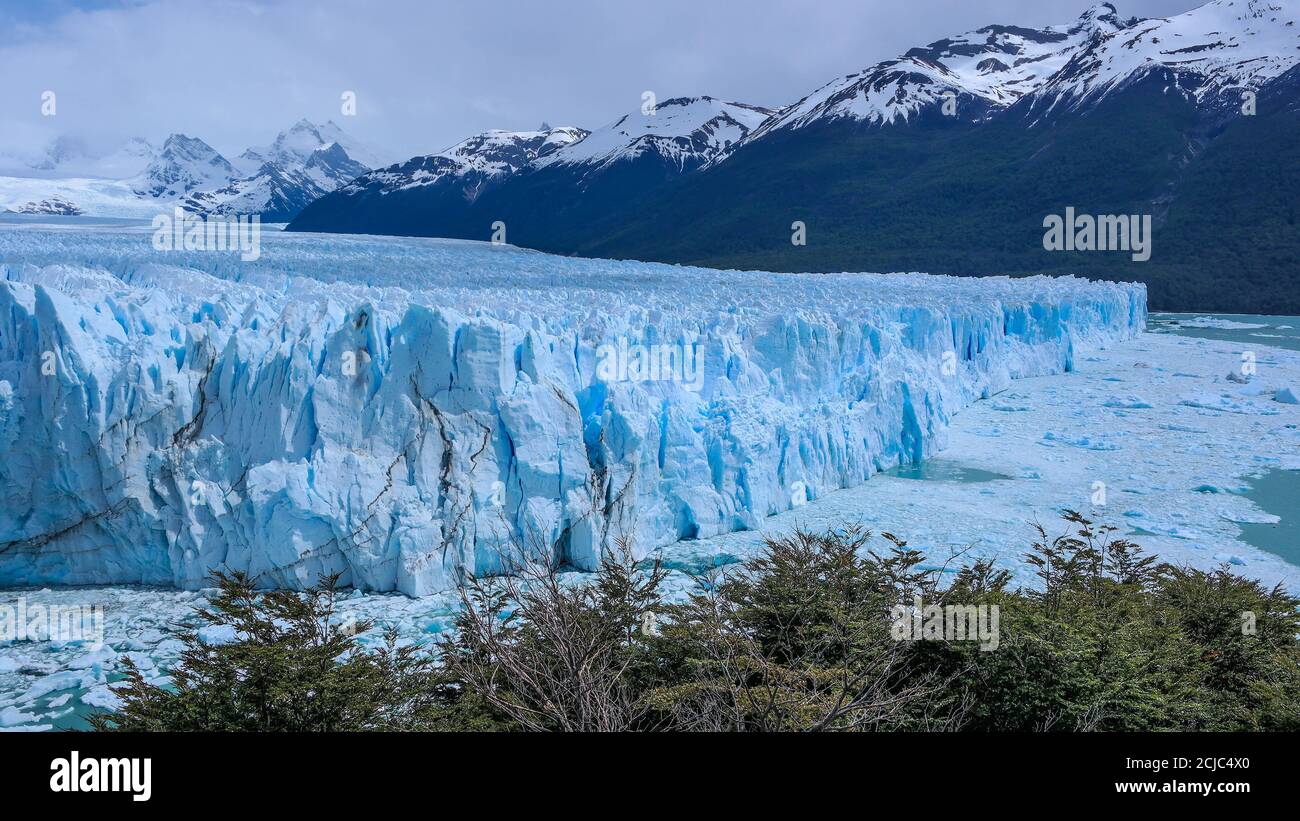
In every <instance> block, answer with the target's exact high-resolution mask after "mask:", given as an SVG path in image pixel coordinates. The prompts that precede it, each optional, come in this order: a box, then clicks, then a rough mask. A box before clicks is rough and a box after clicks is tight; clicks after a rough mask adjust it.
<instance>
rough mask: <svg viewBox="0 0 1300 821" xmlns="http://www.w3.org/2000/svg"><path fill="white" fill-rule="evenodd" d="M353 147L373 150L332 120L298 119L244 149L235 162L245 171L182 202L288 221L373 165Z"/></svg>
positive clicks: (365, 152) (207, 210)
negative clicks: (271, 138)
mask: <svg viewBox="0 0 1300 821" xmlns="http://www.w3.org/2000/svg"><path fill="white" fill-rule="evenodd" d="M348 146H350V147H351V148H350V149H349V148H348ZM353 151H355V152H357V154H360V155H361V156H364V157H367V158H373V157H374V156H375V154H374V152H372V151H371V150H369V149H368V148H366V147H365V146H363V145H361V144H359V143H357V142H355V141H354V140H352V139H351V138H350V137H348V135H346V134H344V133H343V131H342V129H340V128H339V127H338V126H337V125H335V124H334V123H333V122H329V123H326V124H325V125H323V126H317V125H315V124H313V123H311V122H309V121H307V120H300V121H298V122H297V123H295V124H294V126H293V127H292V128H290V129H288V130H287V131H282V132H281V133H280V134H279V135H277V136H276V138H275V141H274V142H272V143H271V144H270V145H269V146H265V147H260V148H250V149H248V150H247V151H245V152H244V153H243V154H241V155H240V156H239V158H238V159H237V160H236V161H235V163H234V164H233V165H234V166H235V167H236V169H237V170H238V171H243V172H245V173H244V175H243V176H240V177H239V178H238V179H235V180H232V181H230V182H229V183H228V184H226V185H222V186H220V187H218V188H211V189H205V190H199V191H195V192H193V193H191V194H189V195H188V196H186V197H185V198H183V199H182V200H181V203H180V204H181V207H183V208H185V209H186V210H189V211H192V212H194V213H199V214H260V215H261V216H262V218H263V219H266V220H270V221H273V222H281V221H288V220H291V219H293V218H294V217H296V216H297V215H298V213H299V212H300V211H302V209H303V208H304V207H306V206H307V204H308V203H310V202H312V201H313V200H315V199H316V198H318V197H320V196H322V195H324V194H328V193H329V192H331V191H333V190H335V189H336V188H338V187H339V186H341V185H344V184H345V183H347V182H349V181H351V180H353V179H356V178H357V177H359V176H361V175H363V174H365V173H366V172H367V171H369V170H370V168H371V166H369V165H367V164H365V163H363V162H361V161H359V160H358V159H357V158H356V157H355V156H353V154H352V152H353ZM371 161H372V162H373V161H374V160H373V159H371Z"/></svg>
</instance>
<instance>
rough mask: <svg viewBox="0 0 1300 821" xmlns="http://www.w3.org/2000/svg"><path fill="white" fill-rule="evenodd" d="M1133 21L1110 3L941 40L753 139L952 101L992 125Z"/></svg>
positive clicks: (850, 79)
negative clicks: (1062, 19)
mask: <svg viewBox="0 0 1300 821" xmlns="http://www.w3.org/2000/svg"><path fill="white" fill-rule="evenodd" d="M1133 22H1134V21H1133V20H1124V19H1121V18H1120V16H1119V13H1118V12H1117V11H1116V10H1115V7H1114V6H1112V5H1111V4H1109V3H1102V4H1099V5H1096V6H1093V7H1091V8H1089V9H1088V10H1087V11H1085V12H1084V13H1083V15H1082V16H1081V17H1079V19H1078V20H1076V21H1075V22H1074V23H1071V24H1069V25H1064V26H1049V27H1047V28H1045V29H1032V28H1023V27H1020V26H1007V25H992V26H985V27H984V28H981V29H977V30H975V31H971V32H967V33H965V34H959V35H956V36H955V37H948V38H945V39H943V40H937V41H935V42H933V43H931V44H930V45H928V46H924V47H922V48H914V49H912V50H911V51H909V52H907V53H906V54H904V55H903V56H902V57H899V58H897V59H893V60H886V61H884V62H881V63H877V64H876V65H874V66H872V67H871V68H868V69H864V70H863V71H860V72H858V73H856V74H850V75H848V76H847V77H843V78H841V79H838V80H834V81H832V82H830V83H827V84H826V85H824V86H822V87H821V88H819V89H817V90H816V91H814V92H813V93H812V94H809V95H808V96H807V97H804V98H803V99H802V100H800V101H799V102H797V103H795V104H794V105H792V106H790V107H789V108H788V109H786V110H784V111H782V112H781V113H780V114H779V115H777V116H775V117H773V118H772V119H771V120H770V121H769V122H767V123H765V124H764V125H763V126H762V127H761V128H759V129H757V130H756V131H755V133H754V135H753V136H752V137H751V138H750V139H759V138H761V137H763V136H764V135H766V134H768V133H771V132H773V131H778V130H781V129H786V128H803V127H805V126H809V125H812V124H814V123H819V122H827V121H833V120H851V121H859V122H862V123H865V124H867V125H888V124H891V123H895V122H899V121H901V122H906V121H908V120H910V119H912V118H913V117H915V116H916V115H918V114H920V113H922V112H923V111H937V110H938V109H939V107H940V105H941V104H942V103H943V102H944V101H945V100H946V99H947V98H949V96H950V95H951V96H952V97H953V98H955V100H954V102H955V104H956V106H955V115H956V116H958V117H960V118H962V119H966V120H980V119H984V118H986V117H988V116H990V115H991V114H992V113H994V112H996V111H1000V110H1002V109H1005V108H1006V107H1008V106H1010V105H1011V104H1012V103H1014V102H1016V101H1017V100H1019V99H1020V98H1021V97H1022V96H1024V95H1025V94H1028V93H1030V92H1032V91H1034V90H1036V89H1037V88H1038V87H1039V86H1041V85H1042V84H1043V83H1044V82H1046V81H1047V80H1048V78H1050V77H1052V76H1053V75H1054V74H1055V73H1056V72H1058V71H1060V70H1061V69H1062V68H1064V67H1065V66H1066V65H1067V64H1068V63H1069V62H1070V60H1071V59H1072V58H1073V57H1074V55H1075V54H1076V53H1078V52H1079V51H1080V50H1082V49H1085V48H1087V47H1088V46H1089V45H1090V44H1093V43H1095V42H1097V41H1099V40H1102V39H1104V38H1106V37H1107V36H1109V35H1111V34H1114V33H1115V32H1117V31H1121V30H1123V29H1124V28H1125V27H1127V26H1129V25H1131V24H1132V23H1133Z"/></svg>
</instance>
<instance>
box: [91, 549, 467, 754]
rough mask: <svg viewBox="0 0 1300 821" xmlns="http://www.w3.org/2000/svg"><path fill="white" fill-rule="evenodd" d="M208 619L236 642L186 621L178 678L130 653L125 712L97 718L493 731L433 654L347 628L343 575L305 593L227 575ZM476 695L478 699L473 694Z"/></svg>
mask: <svg viewBox="0 0 1300 821" xmlns="http://www.w3.org/2000/svg"><path fill="white" fill-rule="evenodd" d="M216 581H217V583H218V585H219V587H220V591H219V594H218V595H217V596H216V597H215V598H214V599H213V601H212V607H211V609H199V610H197V616H198V618H199V621H200V622H201V623H202V624H203V625H206V626H215V627H227V628H230V629H232V630H233V631H234V640H232V641H228V642H223V643H210V642H208V641H205V640H203V639H202V638H200V634H199V630H198V629H195V628H191V627H177V628H174V629H173V631H172V632H173V634H174V635H175V636H176V637H177V638H178V639H179V640H180V641H181V642H182V643H183V644H184V645H185V648H184V650H183V651H182V653H181V655H180V661H179V664H178V665H177V667H176V669H175V670H173V671H172V672H171V683H170V684H169V685H167V686H157V685H154V684H150V683H148V682H146V681H145V679H144V677H143V676H142V675H141V674H140V672H139V670H137V669H136V668H135V666H134V665H133V664H132V663H131V662H130V661H129V660H127V661H126V662H125V664H126V682H127V683H126V686H125V687H122V688H120V689H118V690H117V693H118V695H119V697H120V698H121V700H122V708H121V710H120V711H118V712H115V713H103V714H99V715H97V716H95V717H93V718H92V720H91V721H92V725H93V726H94V727H95V728H96V729H99V730H109V729H116V730H127V731H182V732H183V731H200V730H229V731H258V732H277V731H287V732H294V731H319V732H332V731H347V730H409V729H432V728H440V727H443V726H447V727H452V728H459V725H462V724H463V725H464V728H466V729H473V728H477V727H484V726H491V722H490V721H485V720H483V718H482V717H481V716H475V714H474V711H473V710H466V709H462V708H463V707H464V706H465V705H462V703H461V698H460V696H461V692H460V689H459V688H458V687H457V686H456V684H455V683H454V682H452V681H450V680H449V679H447V678H446V676H445V675H443V674H442V672H441V671H440V670H439V669H438V668H437V667H436V666H435V664H434V662H433V659H432V657H430V656H429V655H428V654H427V653H424V652H422V651H419V650H417V649H416V648H414V647H411V646H398V645H397V642H396V636H395V635H394V634H392V633H390V634H388V635H387V636H386V641H385V644H384V646H382V647H380V648H379V649H378V650H376V651H366V650H363V649H362V648H361V647H360V646H359V644H358V642H357V639H356V636H357V635H358V634H359V633H362V632H365V631H366V630H368V629H370V628H371V626H372V625H371V624H370V623H369V622H358V623H355V624H349V625H341V624H340V623H339V620H338V619H337V618H336V614H335V606H334V605H335V586H336V583H337V581H338V577H337V576H330V577H327V578H325V579H323V580H322V581H321V582H320V583H319V584H318V585H317V586H316V587H314V588H313V589H311V590H310V591H308V592H306V593H296V592H292V591H270V592H257V591H256V590H255V586H254V581H253V580H252V579H251V578H249V577H248V576H246V575H244V574H242V573H237V572H236V573H230V574H224V573H218V574H217V575H216ZM470 701H471V702H472V699H471V700H470Z"/></svg>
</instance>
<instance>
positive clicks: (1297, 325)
mask: <svg viewBox="0 0 1300 821" xmlns="http://www.w3.org/2000/svg"><path fill="white" fill-rule="evenodd" d="M1200 318H1208V319H1211V320H1219V321H1222V322H1227V323H1233V324H1236V325H1243V326H1249V327H1240V328H1238V327H1228V328H1200V327H1195V326H1194V325H1192V326H1189V325H1188V323H1189V322H1191V323H1194V322H1195V320H1197V319H1200ZM1147 330H1148V331H1150V332H1151V333H1157V334H1175V335H1177V336H1194V337H1200V338H1201V339H1217V340H1220V341H1223V342H1239V343H1243V344H1247V345H1270V346H1272V347H1275V348H1285V349H1287V350H1289V351H1300V316H1257V315H1254V314H1151V316H1150V317H1149V318H1148V319H1147Z"/></svg>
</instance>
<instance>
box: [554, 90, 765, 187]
mask: <svg viewBox="0 0 1300 821" xmlns="http://www.w3.org/2000/svg"><path fill="white" fill-rule="evenodd" d="M651 111H652V112H653V113H650V112H651ZM773 113H774V112H773V111H772V110H771V109H767V108H762V107H760V106H755V105H747V104H745V103H732V102H725V101H723V100H717V99H714V98H713V97H676V98H673V99H671V100H665V101H664V102H662V103H659V104H658V105H657V106H655V107H654V108H653V109H649V108H647V109H645V110H638V111H635V112H633V113H631V114H625V115H624V116H622V117H620V118H619V119H618V120H616V121H614V122H613V123H610V124H609V125H607V126H605V127H603V128H598V129H596V130H595V131H593V132H591V133H590V134H589V135H587V136H586V138H585V139H583V140H581V141H578V142H575V143H574V144H572V145H570V146H568V147H566V148H564V149H562V150H560V151H556V152H555V153H554V154H551V155H550V156H549V157H546V158H543V159H541V160H539V161H538V163H537V164H538V166H544V165H561V164H573V165H594V166H597V167H605V166H608V165H610V164H612V163H616V162H618V161H620V160H625V159H634V158H636V157H638V156H640V155H642V154H644V153H647V152H655V153H658V154H659V155H660V156H661V157H663V158H665V159H666V160H668V161H669V162H671V163H673V164H675V165H676V166H677V167H678V168H679V169H681V170H689V169H691V168H695V167H698V166H700V165H703V164H705V163H707V162H709V161H710V160H712V159H713V158H714V157H716V156H718V155H719V154H720V153H721V152H723V151H724V150H726V149H727V148H728V147H730V146H731V145H734V144H735V143H737V142H739V141H740V140H741V139H742V138H743V137H745V136H746V135H748V134H749V133H750V132H751V131H753V130H754V129H756V128H757V127H758V126H759V125H760V124H761V123H763V122H764V121H765V120H767V119H768V118H769V117H771V116H772V114H773Z"/></svg>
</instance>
